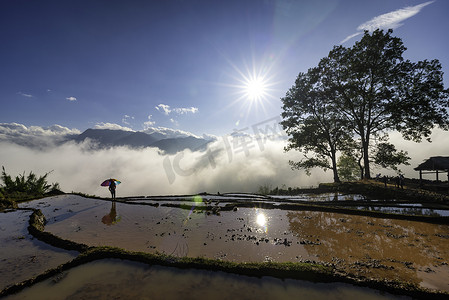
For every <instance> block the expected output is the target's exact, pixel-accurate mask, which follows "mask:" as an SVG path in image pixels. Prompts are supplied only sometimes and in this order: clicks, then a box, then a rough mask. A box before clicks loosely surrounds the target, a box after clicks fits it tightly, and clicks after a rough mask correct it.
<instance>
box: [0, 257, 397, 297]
mask: <svg viewBox="0 0 449 300" xmlns="http://www.w3.org/2000/svg"><path fill="white" fill-rule="evenodd" d="M297 298H304V299H357V298H363V299H368V300H371V299H372V300H375V299H376V300H377V299H379V300H380V299H406V298H405V297H398V296H394V295H391V294H388V293H381V292H379V291H376V290H372V289H367V288H360V287H356V286H352V285H349V284H343V283H311V282H307V281H299V280H291V279H287V280H280V279H277V278H273V277H262V278H254V277H248V276H242V275H233V274H226V273H223V272H213V271H202V270H195V269H188V270H185V269H182V270H180V269H176V268H171V267H161V266H148V265H145V264H142V263H136V262H130V261H123V260H117V259H105V260H98V261H95V262H91V263H87V264H84V265H82V266H78V267H75V268H73V269H71V270H69V271H66V272H64V273H62V274H60V275H58V276H55V277H53V278H50V279H47V280H46V281H43V282H40V283H37V284H35V285H34V286H32V287H31V288H28V289H25V290H23V291H22V292H21V293H19V294H16V295H11V296H9V297H6V299H8V300H13V299H21V300H22V299H33V300H34V299H46V300H52V299H55V300H56V299H167V300H170V299H297Z"/></svg>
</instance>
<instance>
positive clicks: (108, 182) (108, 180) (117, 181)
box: [101, 178, 120, 186]
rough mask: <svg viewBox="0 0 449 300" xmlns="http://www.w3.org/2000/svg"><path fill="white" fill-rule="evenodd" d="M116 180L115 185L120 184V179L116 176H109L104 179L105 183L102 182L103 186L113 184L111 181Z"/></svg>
mask: <svg viewBox="0 0 449 300" xmlns="http://www.w3.org/2000/svg"><path fill="white" fill-rule="evenodd" d="M113 181H114V182H115V185H118V184H120V181H119V180H117V179H114V178H109V179H106V180H105V181H103V183H102V184H101V186H110V185H111V182H113Z"/></svg>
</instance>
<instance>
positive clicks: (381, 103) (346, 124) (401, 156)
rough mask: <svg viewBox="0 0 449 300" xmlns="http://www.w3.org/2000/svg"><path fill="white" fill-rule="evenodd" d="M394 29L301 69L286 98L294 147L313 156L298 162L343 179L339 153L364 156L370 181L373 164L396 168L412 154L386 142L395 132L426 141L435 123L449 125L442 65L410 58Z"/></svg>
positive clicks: (361, 159) (339, 49)
mask: <svg viewBox="0 0 449 300" xmlns="http://www.w3.org/2000/svg"><path fill="white" fill-rule="evenodd" d="M392 32H393V31H392V30H388V31H386V32H384V31H382V30H376V31H374V32H372V33H369V32H367V31H366V32H365V34H364V36H363V37H362V39H361V40H360V41H358V42H356V43H355V44H354V46H353V47H350V48H346V47H343V46H341V45H340V46H335V47H334V48H333V49H332V50H331V51H330V52H329V55H328V56H327V57H324V58H322V59H321V60H320V62H319V64H318V66H317V67H314V68H311V69H309V70H308V71H307V73H299V75H298V77H297V79H296V82H295V85H294V86H293V87H292V88H291V89H290V90H289V91H288V92H287V94H286V96H285V97H284V98H282V102H283V113H282V117H283V121H282V122H281V124H282V126H283V127H284V129H285V130H286V132H287V134H288V135H289V136H290V137H289V144H288V146H287V147H286V150H287V151H288V150H291V149H297V150H299V151H301V152H303V153H304V154H305V158H304V159H303V160H301V161H299V162H291V164H292V166H293V167H297V168H305V169H307V170H308V169H310V168H311V167H321V168H325V169H326V168H332V169H333V170H334V181H339V177H338V174H337V166H336V155H337V153H338V152H342V153H346V154H351V155H353V156H358V157H357V158H358V160H359V162H360V166H361V168H362V171H363V172H362V173H363V176H364V177H366V178H370V164H371V163H374V164H378V165H381V166H388V167H392V168H393V169H394V168H395V166H397V165H399V164H402V163H404V162H407V160H408V159H409V157H408V156H407V153H405V152H402V151H400V152H397V150H396V149H395V147H394V146H393V145H391V144H389V143H387V142H386V140H388V133H389V132H391V131H393V130H396V131H398V132H400V133H401V134H402V136H403V138H405V139H407V140H413V141H415V142H420V141H421V140H422V138H426V139H429V136H430V134H431V132H432V129H433V128H434V127H435V126H439V127H440V128H442V129H444V130H448V129H449V114H448V108H449V91H448V90H447V89H444V85H443V72H442V71H441V64H440V63H439V61H438V60H431V61H428V60H424V61H419V62H416V63H415V62H411V61H409V60H405V59H404V58H403V53H404V51H405V50H406V48H405V47H404V45H403V43H402V41H401V39H400V38H397V37H393V36H392ZM378 141H381V142H378ZM391 146H393V147H391ZM373 149H374V150H373ZM371 152H374V154H373V153H371ZM310 153H313V155H312V156H310ZM387 156H389V157H387ZM391 156H393V157H391Z"/></svg>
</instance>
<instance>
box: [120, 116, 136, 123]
mask: <svg viewBox="0 0 449 300" xmlns="http://www.w3.org/2000/svg"><path fill="white" fill-rule="evenodd" d="M129 120H134V117H132V116H128V115H124V116H123V118H122V123H124V124H126V125H131V124H130V123H129Z"/></svg>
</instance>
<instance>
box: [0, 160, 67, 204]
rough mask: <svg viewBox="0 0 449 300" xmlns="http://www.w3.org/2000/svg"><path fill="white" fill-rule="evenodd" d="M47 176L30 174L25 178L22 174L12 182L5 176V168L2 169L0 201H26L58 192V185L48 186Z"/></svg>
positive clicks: (9, 177) (11, 179)
mask: <svg viewBox="0 0 449 300" xmlns="http://www.w3.org/2000/svg"><path fill="white" fill-rule="evenodd" d="M48 174H50V172H49V173H45V175H43V176H39V177H38V176H36V174H34V173H33V172H30V174H28V176H25V172H24V173H23V174H21V175H18V176H16V178H15V179H14V180H13V178H12V177H11V176H10V175H8V174H6V171H5V167H2V175H1V179H2V181H3V184H4V185H2V186H1V187H0V199H2V200H8V201H11V200H12V201H14V200H27V199H33V198H38V197H43V196H44V195H45V194H47V193H52V194H55V193H58V192H60V188H59V184H58V183H53V184H48V182H47V176H48ZM2 202H3V201H2Z"/></svg>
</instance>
